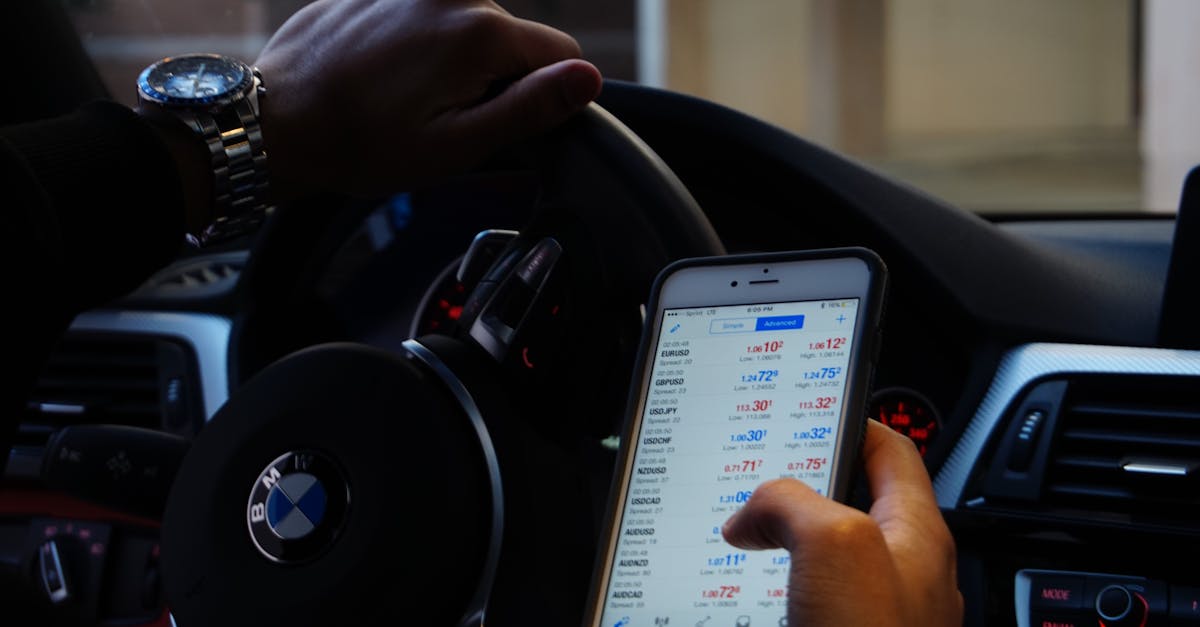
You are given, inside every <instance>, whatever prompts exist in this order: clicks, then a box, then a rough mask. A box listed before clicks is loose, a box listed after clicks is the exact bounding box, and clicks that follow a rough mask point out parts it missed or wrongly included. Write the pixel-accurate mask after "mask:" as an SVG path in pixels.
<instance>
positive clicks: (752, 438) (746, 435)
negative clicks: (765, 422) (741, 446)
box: [729, 429, 767, 442]
mask: <svg viewBox="0 0 1200 627" xmlns="http://www.w3.org/2000/svg"><path fill="white" fill-rule="evenodd" d="M765 437H767V430H766V429H750V430H748V431H744V432H741V433H731V434H730V435H729V441H730V442H762V441H763V438H765Z"/></svg>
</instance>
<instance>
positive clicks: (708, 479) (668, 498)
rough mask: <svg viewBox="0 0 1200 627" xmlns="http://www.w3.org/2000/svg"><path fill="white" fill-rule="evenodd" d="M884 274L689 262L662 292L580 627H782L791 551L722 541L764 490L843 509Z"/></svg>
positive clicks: (865, 262)
mask: <svg viewBox="0 0 1200 627" xmlns="http://www.w3.org/2000/svg"><path fill="white" fill-rule="evenodd" d="M885 272H886V271H885V269H884V266H883V264H882V262H880V260H879V258H878V257H877V256H875V255H874V254H873V253H871V252H870V251H866V250H864V249H841V250H832V251H812V252H805V253H786V254H772V255H757V256H731V257H718V258H706V259H693V260H685V261H682V262H677V263H675V264H672V265H671V266H669V267H668V268H667V269H665V270H664V271H663V273H662V274H661V275H660V276H659V279H658V281H657V282H656V285H655V290H654V294H653V298H652V303H651V307H650V309H649V316H648V319H647V324H646V329H645V331H644V333H643V339H642V351H641V355H640V358H639V363H638V367H637V368H636V370H635V378H634V385H633V391H632V394H631V399H630V414H629V417H628V420H627V426H626V430H625V432H624V434H623V437H622V452H621V455H620V459H619V463H618V469H617V477H616V479H615V483H614V489H613V497H612V504H611V506H610V521H609V525H608V536H607V538H606V540H607V543H606V545H605V550H604V552H603V554H602V555H601V558H600V560H599V567H598V569H597V577H596V585H595V591H594V595H593V598H592V607H591V612H590V614H589V619H588V623H587V624H588V625H592V626H594V627H595V626H599V625H617V624H621V623H624V624H628V625H630V626H632V625H668V624H679V625H691V624H701V623H705V624H707V623H706V621H710V620H711V621H714V622H713V623H712V624H714V625H720V624H725V625H735V624H740V623H746V624H756V625H776V624H780V621H781V620H786V612H787V585H788V579H787V577H788V572H789V561H790V556H789V555H788V553H787V552H785V551H780V550H776V551H769V552H750V551H743V550H739V549H736V548H734V547H732V546H731V545H729V544H727V543H726V542H725V540H724V538H723V536H722V533H721V528H722V526H723V524H724V522H725V520H726V519H727V518H728V517H729V516H730V515H732V514H733V513H735V512H737V511H738V510H739V509H740V508H742V507H744V506H745V505H746V503H747V502H748V501H749V499H750V495H751V494H752V493H753V491H754V489H755V488H756V487H758V485H759V484H761V483H763V482H764V481H767V480H770V479H777V478H781V477H790V478H793V479H795V480H798V481H802V482H804V483H805V484H807V485H808V486H809V487H810V488H811V489H812V490H814V491H816V492H817V493H819V494H821V495H827V496H831V497H833V498H834V499H836V500H844V499H845V497H846V495H847V493H848V491H849V488H850V485H851V479H852V475H853V470H854V467H855V464H856V455H857V452H858V449H859V447H860V443H861V437H862V434H863V427H864V424H865V404H866V397H867V394H868V391H869V390H868V387H869V380H870V373H871V369H872V366H873V351H874V350H875V349H877V347H878V341H879V338H878V337H877V336H878V323H879V316H880V312H881V308H882V300H883V290H884V282H885Z"/></svg>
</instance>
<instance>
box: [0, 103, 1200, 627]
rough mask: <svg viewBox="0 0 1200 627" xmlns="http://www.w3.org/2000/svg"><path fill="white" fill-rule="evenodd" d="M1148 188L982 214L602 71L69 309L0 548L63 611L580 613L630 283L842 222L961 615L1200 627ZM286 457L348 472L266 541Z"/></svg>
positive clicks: (1188, 186)
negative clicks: (470, 167) (417, 181)
mask: <svg viewBox="0 0 1200 627" xmlns="http://www.w3.org/2000/svg"><path fill="white" fill-rule="evenodd" d="M1178 186H1179V188H1180V189H1181V190H1182V194H1181V199H1182V200H1181V201H1180V205H1179V207H1178V210H1177V212H1176V213H1158V214H1154V213H1142V212H1127V213H1100V212H1092V213H1076V214H1053V215H1043V214H1020V213H1018V214H1007V215H979V214H976V213H973V212H971V211H968V210H966V209H964V208H961V207H959V206H956V205H954V204H951V203H950V202H948V201H945V200H941V199H939V198H938V197H936V196H934V195H932V194H930V193H927V192H925V191H922V190H921V189H918V188H917V187H914V186H913V185H911V184H909V183H906V182H903V181H901V180H899V179H897V178H896V177H893V176H891V175H889V174H886V173H883V172H881V171H880V170H879V169H877V168H875V167H873V166H871V165H867V164H865V163H863V162H862V161H859V160H856V159H855V158H853V157H850V156H846V155H844V154H840V153H839V152H837V151H835V150H831V149H829V148H826V147H822V146H820V145H818V144H817V143H814V142H813V141H809V140H807V139H805V138H804V137H801V136H799V135H797V134H795V133H793V132H791V131H788V130H786V129H784V128H781V127H780V126H777V125H774V124H772V123H769V122H766V121H763V120H761V119H759V118H758V117H755V116H752V115H749V114H747V113H744V112H740V111H738V110H736V109H734V108H731V107H728V106H725V105H722V104H718V103H715V102H712V101H710V100H706V99H704V98H699V97H696V96H692V95H687V94H684V93H680V92H676V91H672V90H669V89H660V88H655V87H649V86H645V85H640V84H637V83H635V82H629V81H621V80H612V79H609V80H607V81H606V83H605V85H604V89H603V92H602V94H601V96H600V98H599V100H598V101H597V103H596V104H595V105H593V106H592V107H590V108H589V109H588V110H586V111H585V112H584V113H583V114H581V115H579V116H577V117H576V118H574V119H572V120H571V121H570V122H568V123H567V124H566V125H564V126H563V127H562V128H560V129H557V130H555V131H553V132H552V133H550V134H548V135H547V136H545V137H541V138H538V139H536V140H534V141H532V142H528V143H526V144H523V145H520V146H515V147H513V148H511V149H509V150H507V151H506V152H504V153H502V154H500V155H496V156H495V157H494V158H493V159H491V160H490V161H489V162H488V163H486V164H484V165H483V166H481V167H480V168H477V169H476V170H474V171H472V172H469V173H465V174H462V175H460V176H456V177H453V178H451V179H449V180H445V181H443V182H440V183H438V184H435V185H431V186H428V187H424V188H421V189H416V190H411V191H406V192H402V193H397V194H388V195H384V196H379V197H370V198H345V197H335V196H323V197H319V198H309V199H304V200H302V201H299V202H297V203H296V204H295V205H294V206H289V207H283V208H280V209H278V210H276V211H275V213H274V214H272V216H271V218H270V219H269V220H268V221H267V223H266V224H265V225H264V227H263V228H262V229H261V230H260V231H259V232H258V233H256V234H254V235H252V236H249V237H245V238H241V239H238V240H235V241H231V242H228V243H224V244H221V245H220V246H217V247H215V248H213V249H200V250H193V251H191V252H189V253H186V254H184V255H182V256H181V257H180V258H179V259H178V260H177V261H176V262H175V263H173V264H171V265H170V266H168V267H166V268H163V269H162V270H161V271H159V272H157V273H156V274H154V275H153V276H152V277H150V278H149V279H148V280H147V281H146V282H145V283H144V284H143V285H142V286H140V287H139V288H138V289H137V290H135V291H133V292H132V293H130V294H128V295H127V296H125V297H123V298H120V299H118V300H116V301H114V302H111V303H108V304H106V305H104V306H103V307H100V308H97V309H94V310H90V311H87V312H84V313H83V314H81V315H80V316H78V317H77V318H76V319H75V321H74V323H73V324H72V325H71V327H70V330H69V331H68V332H67V334H66V335H65V336H64V337H63V338H62V340H61V342H60V344H59V345H58V347H57V348H56V349H55V351H54V353H53V354H52V355H51V357H50V359H49V362H48V365H47V366H46V368H45V370H44V372H43V374H42V375H41V377H40V378H39V379H38V382H37V385H36V387H35V389H34V390H33V392H32V395H31V397H30V399H29V401H28V404H27V408H26V411H25V413H24V414H23V415H22V416H21V423H20V427H19V432H18V435H17V440H16V444H15V446H14V448H13V450H12V453H11V455H10V459H9V462H8V465H7V468H6V469H5V471H4V476H3V483H2V484H0V568H3V569H5V570H6V572H7V573H8V574H10V575H12V576H13V578H14V579H22V580H25V581H27V582H28V586H29V590H28V594H29V595H32V596H36V597H38V599H39V602H45V603H47V604H49V605H53V606H56V607H57V608H58V610H57V611H59V612H60V614H61V615H64V616H67V617H69V619H70V621H71V623H72V624H81V625H83V624H86V625H106V626H107V625H167V624H176V623H177V624H179V625H182V626H183V627H188V626H190V625H193V624H199V625H204V624H225V625H231V624H251V623H254V624H284V623H293V624H294V623H297V622H300V623H303V624H360V623H364V624H365V623H370V624H375V623H382V622H384V621H389V620H396V619H397V617H401V618H403V617H405V616H410V617H411V616H420V620H421V621H422V622H425V621H429V622H427V623H426V624H445V625H451V624H467V622H461V621H462V620H463V619H462V616H463V615H464V612H465V613H466V614H468V615H470V617H471V618H473V619H474V620H475V621H476V624H482V614H483V611H484V609H485V608H486V615H487V622H488V623H489V624H494V625H501V626H503V625H574V624H580V623H581V621H582V616H583V612H584V609H585V606H586V605H587V602H588V594H589V592H590V590H591V587H590V584H591V580H592V577H593V575H594V572H595V559H596V553H597V550H598V547H599V545H600V543H601V534H602V531H603V529H602V526H603V523H604V519H605V513H606V511H607V509H608V508H609V507H610V503H609V500H608V498H609V491H610V487H611V482H612V477H613V471H614V465H615V463H616V459H617V447H618V446H619V444H618V439H619V438H618V437H617V436H618V434H620V433H621V431H622V424H623V421H624V420H625V419H626V407H627V401H628V394H629V386H630V383H631V381H630V377H631V373H632V367H633V363H634V360H635V358H636V352H637V350H636V349H637V347H638V342H639V338H640V335H641V333H642V327H643V316H644V315H645V310H644V307H645V305H646V299H647V298H648V296H649V293H650V287H651V283H652V281H653V280H654V277H655V275H656V274H657V273H658V272H659V271H660V270H661V269H662V268H663V267H664V266H665V265H666V264H667V263H668V262H670V261H672V260H675V259H680V258H685V257H694V256H704V255H717V254H726V253H729V254H733V253H760V252H777V251H794V250H815V249H826V248H837V247H845V246H858V247H864V248H868V249H870V250H872V251H874V252H876V253H877V254H878V255H879V256H880V257H881V258H882V259H883V261H884V263H885V264H886V265H887V269H888V286H887V298H886V306H885V312H884V316H883V322H882V332H883V335H882V337H883V344H882V349H881V352H880V354H879V358H878V363H877V366H876V370H875V377H874V385H873V390H874V393H873V395H872V397H871V402H870V403H869V407H868V416H869V417H871V418H874V419H876V420H879V421H881V422H883V423H884V424H888V425H889V426H892V427H893V428H895V429H897V430H899V431H901V432H903V433H905V434H907V435H909V436H910V437H911V438H912V439H913V440H914V441H915V442H916V444H917V445H918V448H919V450H920V451H921V453H922V455H923V457H924V460H925V464H926V467H927V468H928V471H929V474H930V477H931V479H932V481H933V486H934V490H935V493H936V496H937V500H938V504H939V506H940V508H941V510H942V513H943V515H944V517H945V520H946V522H947V524H948V526H949V528H950V530H951V532H952V533H953V536H954V539H955V542H956V544H957V551H958V577H959V582H958V583H959V588H960V590H961V592H962V594H963V597H964V600H965V617H964V624H965V625H980V626H983V625H989V626H991V625H1013V624H1016V625H1021V626H1023V627H1024V626H1036V625H1040V626H1046V625H1055V626H1057V625H1097V624H1099V625H1109V626H1113V625H1200V574H1197V569H1196V566H1195V565H1196V564H1197V560H1198V559H1200V544H1197V541H1196V540H1197V538H1198V537H1200V515H1198V513H1200V479H1198V477H1200V401H1198V400H1197V392H1198V391H1200V330H1198V329H1197V327H1196V325H1195V323H1194V320H1195V317H1194V315H1193V313H1192V312H1194V311H1195V307H1196V306H1197V305H1200V302H1198V301H1200V298H1198V297H1197V295H1196V290H1195V286H1196V285H1197V280H1200V253H1197V251H1198V250H1200V174H1196V173H1195V172H1193V173H1192V175H1191V176H1190V177H1189V178H1188V179H1187V180H1186V181H1178ZM547 241H552V242H554V243H555V244H556V245H557V247H558V248H557V249H556V250H558V252H557V253H556V254H555V256H552V258H551V257H545V258H543V257H539V255H542V254H543V253H544V251H545V246H546V244H545V243H546V242H547ZM544 259H550V261H548V262H546V263H545V265H543V266H538V267H536V268H535V267H534V266H535V265H536V264H535V262H536V263H542V260H544ZM531 260H532V261H531ZM530 264H534V265H530ZM531 268H534V269H532V270H531ZM535 270H536V271H538V272H542V273H543V275H542V276H543V278H544V279H545V280H544V281H543V282H542V283H541V285H542V287H541V288H540V289H538V290H534V291H532V292H529V293H519V294H518V293H516V292H514V290H515V289H516V288H513V287H512V286H513V285H514V283H513V281H514V278H513V277H518V276H524V275H523V274H521V273H523V272H532V271H535ZM486 320H499V321H500V322H501V323H503V327H502V331H503V333H499V332H498V331H495V328H493V330H492V331H490V333H492V335H489V336H488V337H487V338H482V337H481V336H480V333H479V332H478V329H480V328H482V327H481V326H480V321H486ZM496 328H501V327H496ZM496 338H501V339H502V340H503V341H502V342H501V344H500V345H499V346H500V348H495V346H498V345H497V344H494V343H495V342H500V340H498V339H496ZM464 398H465V399H466V400H464ZM118 427H120V428H118ZM122 428H125V429H126V430H124V431H123V430H122ZM128 428H133V429H136V431H133V430H129V429H128ZM479 430H482V431H483V432H485V433H486V434H487V435H488V437H487V438H484V440H486V441H487V442H488V444H486V445H484V444H480V442H483V441H484V440H480V439H479ZM298 449H315V450H323V451H329V452H330V453H329V454H330V456H331V457H334V458H337V459H338V460H340V461H339V463H341V464H343V466H344V467H343V470H342V471H341V472H344V473H345V474H346V476H347V479H348V482H349V484H350V485H352V486H353V487H354V490H353V495H352V496H350V497H349V499H348V500H346V501H344V502H342V503H341V507H342V510H341V512H340V513H339V514H337V515H339V516H342V517H344V519H345V525H344V528H343V529H342V530H341V532H340V535H339V536H338V537H336V538H335V539H333V540H331V542H333V543H334V546H335V549H331V550H330V552H328V553H325V554H319V555H318V556H317V557H315V558H313V559H311V560H307V561H304V562H303V563H300V564H298V565H297V564H280V563H274V562H272V561H271V560H269V559H263V554H260V552H259V550H256V548H255V545H254V543H257V542H259V540H255V539H253V538H252V535H251V534H248V533H247V529H246V507H247V496H248V495H249V494H250V490H251V488H252V487H253V486H254V485H255V484H256V482H257V481H259V480H261V479H262V477H261V476H260V473H262V472H264V471H263V468H264V466H266V465H267V464H268V463H270V462H271V460H272V459H275V458H276V457H277V456H279V455H280V454H282V453H284V452H286V451H291V450H298ZM277 461H278V460H277ZM314 472H315V471H314ZM501 493H502V495H501ZM869 499H870V495H869V494H868V491H867V490H866V487H865V486H864V485H859V486H858V487H857V489H856V491H855V496H854V498H853V499H852V504H854V505H856V506H858V507H865V506H867V505H869V502H870V500H869ZM331 502H332V501H331ZM498 504H502V506H503V507H498ZM331 507H332V506H331ZM330 515H333V514H330ZM500 522H502V523H503V524H502V525H498V523H500ZM501 537H502V538H503V541H502V542H499V541H498V539H499V538H501ZM339 545H340V546H339ZM417 606H422V607H426V606H427V607H429V608H433V609H430V610H428V611H425V610H421V611H420V612H417V610H415V609H413V608H416V607H417ZM468 622H469V621H468ZM675 623H679V624H683V622H682V621H680V620H676V621H673V622H672V623H671V624H675ZM662 624H667V623H665V622H664V623H662ZM713 624H715V622H714V623H713ZM731 624H732V623H731ZM780 624H785V623H780Z"/></svg>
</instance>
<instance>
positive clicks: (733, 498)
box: [714, 490, 751, 528]
mask: <svg viewBox="0 0 1200 627" xmlns="http://www.w3.org/2000/svg"><path fill="white" fill-rule="evenodd" d="M750 494H751V491H750V490H742V491H740V492H734V493H733V494H722V495H721V496H720V497H718V501H719V502H721V503H723V504H724V503H745V502H746V501H749V500H750ZM714 528H715V527H714Z"/></svg>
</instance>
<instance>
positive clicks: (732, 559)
mask: <svg viewBox="0 0 1200 627" xmlns="http://www.w3.org/2000/svg"><path fill="white" fill-rule="evenodd" d="M745 562H746V554H745V553H727V554H725V555H718V556H717V557H710V558H708V565H709V566H741V565H742V564H744V563H745Z"/></svg>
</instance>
